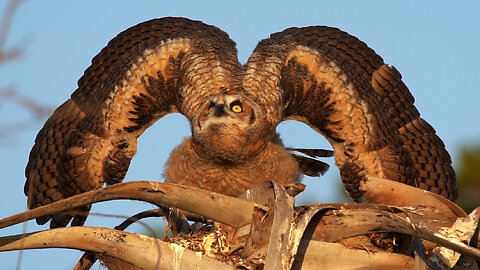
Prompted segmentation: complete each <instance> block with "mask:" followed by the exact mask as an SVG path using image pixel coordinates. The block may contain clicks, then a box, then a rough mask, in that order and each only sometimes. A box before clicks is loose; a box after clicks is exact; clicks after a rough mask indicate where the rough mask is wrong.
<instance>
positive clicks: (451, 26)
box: [0, 0, 480, 270]
mask: <svg viewBox="0 0 480 270" xmlns="http://www.w3.org/2000/svg"><path fill="white" fill-rule="evenodd" d="M292 3H293V2H287V1H236V2H233V1H232V2H231V3H230V2H228V1H202V2H200V1H120V0H117V1H113V0H110V1H93V0H85V1H60V0H56V1H53V0H52V1H33V0H30V1H25V2H24V3H23V4H22V5H21V6H20V7H19V9H18V12H17V14H16V15H15V17H14V21H13V24H12V29H11V32H10V35H9V39H8V42H7V47H8V46H12V45H15V44H19V43H20V44H22V46H23V47H24V48H25V51H24V54H23V55H22V57H21V58H20V59H18V60H17V61H15V62H11V63H9V64H8V65H5V66H0V87H11V88H13V89H15V90H16V91H17V92H18V93H21V94H22V95H26V96H29V97H31V98H33V99H35V100H37V101H38V102H40V103H45V104H48V105H51V106H53V107H57V106H58V105H60V104H61V103H63V102H64V101H65V100H66V99H68V98H69V96H70V94H71V93H72V92H73V91H74V90H75V89H76V82H77V80H78V79H79V78H80V76H81V75H82V74H83V71H84V70H85V69H86V68H87V67H88V66H89V64H90V61H91V59H92V57H93V56H94V55H96V54H97V53H98V52H99V51H100V50H101V48H103V47H104V46H105V45H106V43H107V42H108V41H109V40H110V39H111V38H113V37H114V36H115V35H116V34H118V33H119V32H120V31H122V30H124V29H126V28H128V27H130V26H132V25H135V24H137V23H139V22H142V21H145V20H148V19H152V18H158V17H165V16H183V17H188V18H191V19H197V20H201V21H204V22H206V23H208V24H213V25H216V26H218V27H220V28H221V29H223V30H224V31H226V32H227V33H229V35H230V37H231V38H232V39H233V40H234V41H235V42H236V43H237V48H238V51H239V59H240V61H241V62H242V63H244V62H245V61H246V60H247V58H248V56H249V55H250V53H251V52H252V50H253V48H254V47H255V45H256V44H257V42H258V41H259V40H261V39H263V38H267V37H268V36H269V34H270V33H273V32H278V31H281V30H283V29H285V28H287V27H291V26H308V25H328V26H335V27H338V28H340V29H342V30H345V31H347V32H349V33H350V34H352V35H355V36H357V37H358V38H360V39H361V40H363V41H364V42H366V43H367V44H368V45H369V46H370V47H371V48H373V49H374V50H375V51H376V52H377V53H378V54H379V55H381V56H382V57H383V58H384V60H385V62H386V63H388V64H391V65H394V66H395V67H396V68H397V69H398V70H399V71H400V72H401V73H402V75H403V78H404V82H405V83H406V84H407V86H408V87H409V88H410V91H411V92H412V94H413V96H414V97H415V99H416V103H415V104H416V106H417V108H418V109H419V111H420V112H421V114H422V116H423V118H424V119H426V120H427V121H428V122H429V123H430V124H432V126H433V127H435V129H436V130H437V133H438V134H439V136H440V137H441V138H442V139H443V140H444V142H445V144H446V146H447V149H448V150H449V151H450V153H451V155H452V158H453V160H454V164H455V162H456V160H457V159H458V153H459V151H458V150H459V147H461V146H463V145H468V144H471V143H474V142H479V141H480V125H479V124H478V118H479V116H480V113H479V109H478V105H479V104H478V103H479V100H480V94H479V90H480V68H479V63H480V50H479V49H478V44H479V43H480V35H479V29H480V16H479V14H480V2H478V1H462V2H461V4H459V2H454V1H353V0H352V1H298V2H296V3H295V4H292ZM5 4H6V0H2V1H0V9H1V10H3V9H4V8H5ZM30 117H31V115H30V113H29V112H28V111H25V110H24V109H22V108H21V107H19V106H17V105H15V104H12V103H9V102H5V101H3V100H0V135H1V136H2V137H0V217H2V218H3V217H6V216H10V215H12V214H15V213H18V212H22V211H24V210H26V199H25V196H24V195H23V184H24V180H25V178H24V174H23V172H24V168H25V165H26V162H27V160H28V153H29V151H30V149H31V147H32V145H33V141H34V139H35V135H36V133H37V132H38V130H39V129H40V128H41V126H42V125H43V122H44V121H45V119H43V120H41V121H33V122H30V124H29V128H28V129H27V130H25V131H23V132H18V131H15V130H5V128H4V127H6V126H7V125H8V124H10V123H17V122H20V121H25V120H28V119H30ZM279 131H280V133H281V136H282V138H283V139H284V142H285V143H286V144H287V145H290V146H295V147H310V148H314V147H317V148H330V146H329V145H328V143H327V142H326V140H325V139H323V137H321V136H320V135H318V134H316V133H315V132H313V131H311V130H310V129H308V128H307V127H306V126H305V125H301V124H298V123H293V122H288V123H284V124H282V125H281V126H280V127H279ZM5 135H9V136H6V137H5ZM188 135H189V127H188V123H187V121H186V120H185V118H184V117H182V116H181V115H170V116H168V117H166V118H164V119H161V120H160V121H159V122H157V123H156V124H155V125H154V126H153V127H151V128H150V129H149V130H147V132H146V133H145V134H144V135H143V136H142V137H141V138H140V140H139V147H138V154H137V156H136V157H135V158H134V160H133V162H132V166H131V168H130V171H129V173H128V175H127V179H128V180H144V179H151V180H161V173H162V171H163V164H164V163H165V159H166V158H167V157H168V154H169V152H170V151H171V149H172V148H173V147H174V146H175V145H177V144H178V143H180V141H181V140H182V139H183V138H184V137H186V136H188ZM328 162H329V163H330V164H331V165H332V168H331V169H330V171H329V172H328V173H327V174H326V175H325V176H324V177H322V178H320V179H305V181H304V183H306V184H307V192H306V194H304V195H303V197H302V200H309V201H318V202H331V201H335V200H337V191H336V186H337V185H339V181H340V180H339V175H338V170H337V169H336V168H334V164H333V160H329V161H328ZM149 207H150V206H149V205H148V204H145V203H135V202H128V201H124V202H113V203H102V204H99V205H98V206H97V207H95V208H94V209H93V210H92V211H93V212H97V213H108V214H122V215H130V214H134V213H136V212H138V211H141V210H143V209H146V208H149ZM119 222H120V220H118V219H112V218H105V217H90V218H89V220H88V222H87V225H92V226H93V225H95V226H108V227H112V226H115V225H116V224H117V223H119ZM21 229H22V227H21V226H14V227H12V228H8V229H2V230H0V235H1V236H4V235H8V234H17V233H20V232H21ZM39 229H46V226H43V227H39V226H37V225H36V224H34V222H29V223H28V230H29V231H33V230H39ZM135 229H138V227H137V228H135V227H134V228H133V230H135ZM80 255H81V253H80V252H78V251H70V250H35V251H26V252H25V253H24V255H23V260H22V269H52V264H54V265H55V267H54V268H55V269H71V268H72V267H73V265H74V264H75V263H76V260H77V259H78V258H79V256H80ZM16 260H17V252H7V253H0V270H3V269H14V268H15V265H16ZM40 260H45V261H44V262H41V261H40Z"/></svg>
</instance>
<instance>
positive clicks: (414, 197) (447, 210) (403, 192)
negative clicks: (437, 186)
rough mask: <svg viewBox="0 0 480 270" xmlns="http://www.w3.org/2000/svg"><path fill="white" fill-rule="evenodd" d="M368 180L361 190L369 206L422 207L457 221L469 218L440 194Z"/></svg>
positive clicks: (385, 180) (371, 178)
mask: <svg viewBox="0 0 480 270" xmlns="http://www.w3.org/2000/svg"><path fill="white" fill-rule="evenodd" d="M367 178H368V181H366V182H365V183H362V186H361V189H362V190H364V191H365V194H364V198H365V201H366V202H367V203H369V204H382V205H391V206H400V207H401V206H416V205H422V206H426V207H430V208H432V209H435V210H436V212H440V213H442V214H443V215H448V216H452V217H455V219H456V218H457V217H466V216H467V214H466V213H465V212H464V211H463V210H462V209H461V208H460V207H459V206H458V205H456V204H455V203H453V202H452V201H450V200H448V199H445V198H444V197H442V196H440V195H438V194H435V193H432V192H429V191H426V190H423V189H419V188H415V187H412V186H409V185H405V184H402V183H400V182H396V181H392V180H388V179H382V178H378V177H373V176H368V177H367ZM455 219H454V220H453V221H455Z"/></svg>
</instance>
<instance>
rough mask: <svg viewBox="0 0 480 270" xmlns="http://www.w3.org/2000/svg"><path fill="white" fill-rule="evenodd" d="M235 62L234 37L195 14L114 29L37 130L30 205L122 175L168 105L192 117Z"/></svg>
mask: <svg viewBox="0 0 480 270" xmlns="http://www.w3.org/2000/svg"><path fill="white" fill-rule="evenodd" d="M240 70H241V66H240V64H239V62H238V60H237V51H236V48H235V43H234V42H233V41H232V40H231V39H230V38H229V36H228V35H227V34H226V33H225V32H223V31H221V30H220V29H218V28H216V27H214V26H210V25H206V24H204V23H202V22H199V21H192V20H188V19H184V18H162V19H154V20H150V21H147V22H143V23H140V24H138V25H136V26H133V27H131V28H129V29H127V30H125V31H124V32H122V33H120V34H119V35H118V36H117V37H115V38H114V39H112V40H111V41H110V42H109V43H108V45H107V46H106V47H105V48H104V49H102V51H101V52H100V53H99V54H98V55H97V56H95V57H94V58H93V60H92V64H91V66H90V67H89V68H88V69H87V70H86V71H85V73H84V75H83V76H82V77H81V79H80V80H79V81H78V89H77V90H76V91H75V92H74V93H73V94H72V96H71V98H70V99H69V100H67V101H66V102H65V103H64V104H63V105H61V106H60V107H59V108H58V109H57V110H56V111H55V112H54V113H53V115H52V116H51V117H50V118H49V119H48V120H47V122H46V123H45V125H44V127H43V128H42V129H41V131H40V132H39V133H38V135H37V137H36V139H35V145H34V146H33V148H32V150H31V153H30V158H29V162H28V165H27V167H26V170H25V174H26V178H27V180H26V183H25V195H27V196H28V207H29V208H30V209H32V208H36V207H39V206H42V205H46V204H49V203H52V202H55V201H58V200H60V199H62V198H66V197H69V196H72V195H75V194H78V193H82V192H86V191H89V190H92V189H96V188H100V187H102V186H103V184H104V182H106V183H107V184H113V183H118V182H120V181H122V180H123V178H124V176H125V174H126V172H127V169H128V167H129V164H130V160H131V159H132V157H133V155H134V154H135V152H136V144H137V137H138V136H140V135H141V134H142V133H143V131H144V130H145V129H146V128H147V127H149V126H150V125H151V124H153V123H154V122H155V121H156V120H158V119H159V118H161V117H162V116H164V115H166V114H168V113H172V112H180V113H182V114H184V115H185V116H186V117H187V118H189V119H192V117H193V116H194V115H195V114H196V112H197V111H198V110H199V109H200V106H201V105H202V101H203V100H205V99H206V97H207V96H209V95H212V94H218V93H220V92H222V91H224V89H229V88H231V87H232V85H230V83H231V81H233V80H234V78H236V77H238V73H239V72H241V71H240ZM88 210H89V208H88V207H86V208H84V209H77V212H76V213H63V214H58V215H56V216H54V217H53V219H52V222H51V226H53V227H58V226H66V225H67V224H68V222H69V221H70V220H71V219H72V217H74V220H73V222H72V225H82V224H83V223H84V221H85V218H86V215H87V214H88ZM51 218H52V217H51V216H47V217H42V218H38V219H37V223H39V224H44V223H45V222H47V221H48V220H49V219H51Z"/></svg>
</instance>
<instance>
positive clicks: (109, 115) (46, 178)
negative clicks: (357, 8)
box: [24, 17, 457, 227]
mask: <svg viewBox="0 0 480 270" xmlns="http://www.w3.org/2000/svg"><path fill="white" fill-rule="evenodd" d="M413 103H414V98H413V97H412V95H411V94H410V92H409V90H408V88H407V87H406V86H405V84H404V83H403V82H402V78H401V75H400V73H399V72H398V71H397V70H396V69H395V68H394V67H391V66H388V65H386V64H385V63H384V62H383V60H382V58H381V57H380V56H378V55H377V54H376V53H375V52H374V51H373V50H372V49H370V48H369V47H368V46H367V45H366V44H365V43H363V42H361V41H360V40H358V39H357V38H355V37H353V36H351V35H349V34H347V33H345V32H343V31H341V30H339V29H336V28H332V27H326V26H312V27H303V28H289V29H286V30H284V31H282V32H279V33H275V34H272V35H271V36H270V37H269V38H267V39H265V40H262V41H261V42H259V43H258V45H257V47H256V48H255V50H254V51H253V53H252V55H251V56H250V58H249V59H248V61H247V63H246V64H244V65H242V64H240V63H239V61H238V59H237V51H236V48H235V43H234V42H233V41H232V40H231V39H230V38H229V36H228V35H227V34H226V33H225V32H223V31H222V30H220V29H218V28H216V27H215V26H211V25H207V24H204V23H202V22H199V21H193V20H189V19H186V18H173V17H168V18H161V19H153V20H150V21H146V22H143V23H140V24H138V25H136V26H133V27H131V28H129V29H127V30H125V31H124V32H122V33H120V34H119V35H118V36H117V37H115V38H113V39H112V40H111V41H110V42H109V43H108V44H107V46H106V47H105V48H104V49H102V50H101V52H100V53H99V54H98V55H97V56H95V57H94V58H93V60H92V64H91V66H90V67H88V68H87V69H86V71H85V73H84V75H83V76H82V77H81V78H80V80H79V81H78V88H77V89H76V90H75V91H74V92H73V94H72V95H71V98H70V99H69V100H67V101H66V102H65V103H63V104H62V105H61V106H60V107H59V108H58V109H57V110H56V111H55V112H54V113H53V115H52V116H51V117H50V118H49V119H48V120H47V122H46V123H45V125H44V127H43V128H42V129H41V130H40V132H39V133H38V135H37V137H36V140H35V145H34V146H33V148H32V150H31V153H30V157H29V162H28V164H27V167H26V171H25V174H26V178H27V180H26V183H25V189H24V192H25V194H26V196H27V197H28V201H27V204H28V207H29V208H31V209H32V208H36V207H39V206H42V205H46V204H49V203H52V202H55V201H58V200H60V199H63V198H66V197H70V196H72V195H75V194H79V193H82V192H86V191H89V190H93V189H98V188H101V187H102V186H103V185H104V184H107V185H111V184H115V183H119V182H121V181H122V180H123V178H124V177H125V174H126V172H127V169H128V167H129V164H130V160H131V159H132V158H133V156H134V155H135V152H136V144H137V138H138V137H139V136H140V135H141V134H142V133H143V132H144V131H145V129H146V128H148V127H149V126H150V125H152V124H153V123H154V122H155V121H156V120H158V119H159V118H161V117H163V116H164V115H166V114H169V113H175V112H177V113H181V114H183V115H184V116H186V117H187V118H188V119H189V121H190V127H191V132H192V136H191V137H189V138H187V139H185V140H184V141H183V142H182V143H181V144H180V145H179V146H178V147H176V148H175V149H174V150H173V152H172V153H171V155H170V157H169V159H168V161H167V165H166V169H165V173H164V176H165V179H166V181H167V182H171V183H178V184H182V185H187V186H193V187H198V188H201V189H205V190H210V191H214V192H218V193H222V194H226V195H230V196H238V195H240V194H241V193H243V192H245V191H246V190H247V189H249V188H251V187H252V186H254V185H255V184H257V183H259V182H262V181H264V180H267V179H270V180H274V181H277V182H279V183H282V184H290V183H295V182H297V181H299V180H300V178H301V175H302V173H305V174H309V175H320V174H322V173H323V172H325V170H326V169H327V168H328V166H327V165H326V164H325V163H322V162H321V161H318V160H315V158H316V157H319V156H329V155H330V154H331V152H329V151H326V150H324V151H322V150H308V149H296V150H297V152H299V153H297V154H292V153H291V152H290V151H289V150H291V149H288V148H285V147H284V146H283V144H282V142H281V140H280V138H279V136H278V134H277V133H276V127H277V125H278V124H279V123H280V122H282V121H284V120H297V121H301V122H303V123H306V124H307V125H309V126H310V127H311V128H312V129H313V130H315V131H316V132H318V133H320V134H322V135H323V136H324V137H325V138H326V139H327V140H328V141H329V142H330V144H331V145H332V147H333V149H334V156H335V163H336V165H337V166H338V168H339V170H340V176H341V178H342V181H343V183H344V186H345V189H346V191H347V192H348V194H349V195H350V196H351V197H352V198H353V199H354V200H356V201H359V200H361V197H362V195H363V194H362V191H361V190H360V185H361V183H362V182H363V181H366V177H367V175H371V176H378V177H382V178H388V179H392V180H395V181H399V182H402V183H406V184H409V185H412V186H415V187H419V188H422V189H426V190H430V191H432V192H435V193H438V194H440V195H442V196H444V197H446V198H448V199H450V200H454V199H455V198H456V196H457V190H456V184H455V181H456V180H455V173H454V171H453V169H452V167H451V158H450V156H449V154H448V152H447V151H446V150H445V146H444V144H443V142H442V141H441V139H440V138H439V137H438V136H437V135H436V133H435V130H434V129H433V128H432V127H431V126H430V125H429V124H428V123H427V122H426V121H425V120H423V119H422V118H421V117H420V114H419V112H418V110H417V109H416V108H415V106H414V105H413ZM89 209H90V207H82V208H78V209H75V210H74V211H73V212H68V213H59V214H56V215H53V216H45V217H41V218H38V219H37V223H39V224H44V223H46V222H48V221H49V220H51V223H50V226H51V227H61V226H66V225H68V223H69V222H70V221H71V224H72V225H82V224H83V223H84V222H85V219H86V217H87V215H88V212H89Z"/></svg>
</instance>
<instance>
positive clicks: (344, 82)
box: [243, 26, 457, 201]
mask: <svg viewBox="0 0 480 270" xmlns="http://www.w3.org/2000/svg"><path fill="white" fill-rule="evenodd" d="M243 85H244V88H245V90H246V91H247V92H249V94H250V95H252V96H253V97H254V99H255V100H256V102H257V103H259V104H261V105H262V107H263V108H264V110H265V113H266V114H267V119H268V122H269V123H270V128H272V129H273V128H275V127H276V125H277V124H278V123H279V122H281V121H283V120H285V119H294V120H299V121H302V122H305V123H306V124H308V125H309V126H311V127H312V128H313V129H314V130H316V131H317V132H319V133H321V134H323V135H324V136H325V137H326V138H327V140H328V141H329V142H330V143H331V144H332V146H333V148H334V150H335V160H336V164H337V166H338V167H339V169H340V174H341V177H342V180H343V182H344V185H345V187H346V189H347V192H348V193H349V195H350V196H351V197H352V198H353V199H354V200H357V201H358V200H359V199H360V198H361V196H362V193H361V192H360V190H359V185H360V184H361V182H362V180H365V176H366V175H374V176H379V177H384V178H388V179H393V180H396V181H400V182H403V183H406V184H409V185H413V186H417V187H420V188H423V189H426V190H431V191H433V192H436V193H438V194H440V195H442V196H444V197H446V198H449V199H451V200H454V199H455V198H456V197H457V190H456V185H455V181H456V180H455V173H454V171H453V169H452V167H451V159H450V156H449V154H448V153H447V151H446V150H445V146H444V144H443V143H442V141H441V139H440V138H439V137H438V136H437V135H436V134H435V130H434V129H433V128H432V127H431V126H430V125H429V124H428V123H427V122H425V120H423V119H422V118H420V114H419V113H418V111H417V109H416V108H415V106H414V105H413V102H414V99H413V97H412V95H411V94H410V92H409V90H408V88H407V87H406V86H405V85H404V84H403V82H402V81H401V76H400V73H398V71H396V69H395V68H392V67H389V66H387V65H385V64H384V63H383V60H382V58H381V57H380V56H378V55H377V54H376V53H375V52H374V51H373V50H372V49H370V48H368V47H367V45H365V44H364V43H363V42H361V41H360V40H358V39H357V38H355V37H353V36H350V35H349V34H347V33H345V32H342V31H340V30H338V29H335V28H330V27H321V26H314V27H305V28H289V29H286V30H284V31H283V32H280V33H275V34H272V35H271V36H270V38H268V39H265V40H263V41H261V42H260V43H259V44H258V45H257V47H256V49H255V51H254V52H253V54H252V55H251V57H250V58H249V60H248V63H247V65H246V75H245V78H244V81H243Z"/></svg>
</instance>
